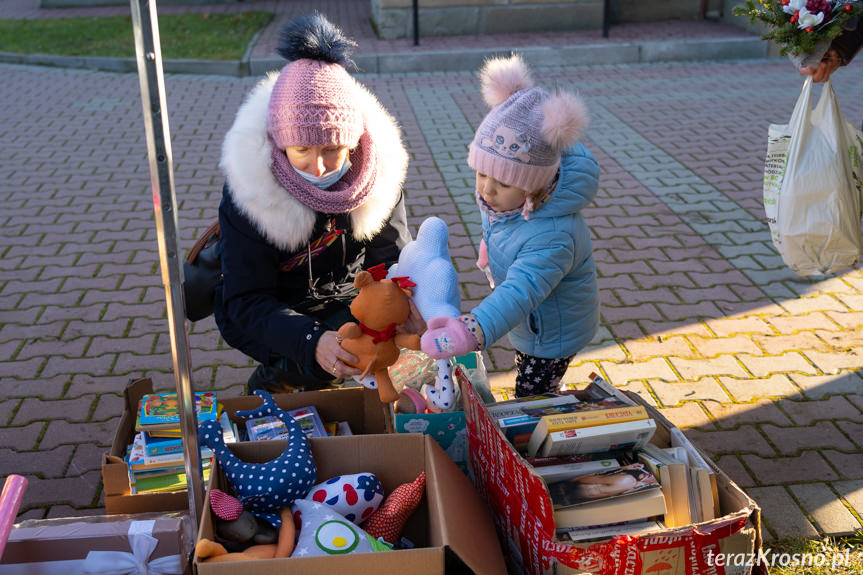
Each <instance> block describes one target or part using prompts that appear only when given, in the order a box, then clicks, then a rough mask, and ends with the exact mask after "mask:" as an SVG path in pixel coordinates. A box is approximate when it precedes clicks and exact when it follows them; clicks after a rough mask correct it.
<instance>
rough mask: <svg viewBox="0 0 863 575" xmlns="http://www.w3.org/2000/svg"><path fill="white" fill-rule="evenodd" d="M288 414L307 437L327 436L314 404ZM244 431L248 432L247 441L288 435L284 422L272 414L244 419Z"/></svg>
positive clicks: (285, 437)
mask: <svg viewBox="0 0 863 575" xmlns="http://www.w3.org/2000/svg"><path fill="white" fill-rule="evenodd" d="M288 414H289V415H290V416H291V417H293V418H294V421H296V422H297V423H298V424H299V426H300V428H301V429H302V430H303V432H304V433H305V434H306V436H307V437H326V436H327V429H326V427H325V426H324V422H323V420H322V419H321V416H320V415H318V410H317V409H316V408H315V407H314V406H309V407H301V408H299V409H294V410H290V411H288ZM246 431H247V433H248V434H249V441H263V440H268V439H287V438H288V436H289V435H290V434H289V432H288V429H287V428H286V427H285V424H284V423H282V421H281V420H280V419H279V418H278V417H275V416H273V415H267V416H264V417H256V418H254V419H249V420H246Z"/></svg>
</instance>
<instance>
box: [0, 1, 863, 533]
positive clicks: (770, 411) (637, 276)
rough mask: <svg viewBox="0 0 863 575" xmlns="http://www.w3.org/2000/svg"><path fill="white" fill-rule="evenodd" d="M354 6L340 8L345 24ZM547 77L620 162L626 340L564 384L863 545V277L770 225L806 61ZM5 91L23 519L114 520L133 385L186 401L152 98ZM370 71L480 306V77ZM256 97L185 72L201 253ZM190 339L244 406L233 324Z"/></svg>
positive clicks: (49, 78) (502, 384)
mask: <svg viewBox="0 0 863 575" xmlns="http://www.w3.org/2000/svg"><path fill="white" fill-rule="evenodd" d="M366 4H367V3H366ZM34 5H35V4H34V1H33V0H10V1H7V2H4V8H2V11H4V12H5V11H8V10H13V9H14V10H16V12H15V13H16V14H18V15H21V16H26V17H46V16H51V14H46V12H47V11H43V10H38V9H37V8H34ZM311 5H312V3H310V2H307V3H305V5H304V3H302V2H299V3H296V4H293V8H286V7H285V4H283V3H278V2H273V1H271V2H257V1H255V2H245V3H242V4H240V5H222V7H221V8H219V7H210V8H211V9H212V10H213V11H216V10H219V9H224V10H226V11H227V10H229V9H240V8H242V9H250V8H254V9H257V8H261V9H274V10H277V13H279V14H280V15H283V14H287V13H292V12H290V10H293V9H294V8H297V7H298V6H299V8H304V7H305V8H308V7H309V6H311ZM356 5H357V3H355V2H348V1H347V0H342V1H336V0H333V1H331V2H327V3H326V6H327V7H328V8H332V9H333V13H334V14H338V15H339V16H338V17H334V18H333V19H334V20H336V21H338V19H339V18H353V17H354V16H353V15H352V14H353V13H352V12H351V10H355V9H356ZM315 6H321V4H320V3H315ZM172 9H173V7H170V6H168V7H165V9H164V11H165V12H168V11H171V10H172ZM184 9H187V10H194V9H196V8H195V7H184ZM111 10H112V9H111V8H92V9H88V10H87V11H83V10H81V11H68V12H67V11H64V13H67V14H68V15H76V13H77V12H87V13H94V14H103V13H111ZM54 13H56V11H54ZM0 15H2V14H0ZM55 15H56V14H55ZM365 21H366V22H367V19H366V20H365ZM621 29H623V27H621ZM633 30H634V28H633ZM662 30H667V28H662ZM350 32H351V33H354V35H355V37H356V38H357V39H358V40H359V41H360V48H361V49H363V47H364V45H367V44H374V42H376V41H374V40H372V39H371V38H370V32H369V34H365V33H364V32H362V30H361V29H360V25H359V24H357V25H355V26H354V27H353V28H351V30H350ZM633 33H634V32H633ZM543 39H544V41H549V40H548V38H544V37H543ZM554 40H555V38H553V39H552V41H551V43H553V41H554ZM473 41H475V42H492V41H498V42H500V41H501V40H500V38H497V39H496V40H493V39H477V40H473ZM268 42H270V40H268V39H267V37H266V36H265V35H262V37H261V39H260V41H259V44H258V46H257V47H256V50H258V49H261V50H268V49H269V48H268V47H267V46H268ZM393 42H397V41H393ZM423 42H424V43H425V42H426V39H423ZM431 42H432V40H431V39H429V40H428V43H431ZM439 42H440V43H441V44H440V45H441V46H457V45H459V44H458V42H459V40H458V39H440V40H439ZM460 45H461V46H465V45H468V41H467V39H462V41H461V44H460ZM376 46H377V47H375V48H374V49H381V50H383V49H384V48H381V47H380V46H379V45H376ZM513 46H517V44H513ZM402 48H403V46H402ZM365 49H369V48H365ZM386 49H390V50H396V49H399V47H398V46H396V47H395V48H393V47H392V46H390V47H386ZM407 49H409V48H407ZM535 71H536V74H535V75H536V78H537V80H538V81H539V82H540V83H543V84H546V85H550V86H551V85H559V86H566V87H569V88H575V89H577V90H579V91H580V93H581V94H582V95H583V96H584V97H585V99H586V101H587V103H588V106H589V108H590V110H591V114H592V123H591V126H590V128H589V129H588V132H587V137H586V139H585V143H586V145H587V146H588V147H589V148H590V149H591V151H592V152H593V153H594V154H595V155H596V157H597V158H598V160H599V162H600V165H601V167H602V176H601V180H600V192H599V195H598V197H597V199H596V201H595V202H594V203H593V204H592V205H591V206H590V207H589V208H588V209H587V210H586V211H585V215H586V218H587V221H588V223H589V225H590V226H591V229H592V234H593V239H594V249H595V254H596V260H597V267H598V271H599V276H600V280H599V281H600V289H601V297H602V326H601V329H600V332H599V334H598V335H597V337H596V338H595V339H594V341H593V343H592V344H591V345H590V346H589V347H588V348H587V349H585V350H584V351H583V352H582V353H580V354H579V355H578V356H576V358H575V359H574V361H573V363H572V364H571V366H570V369H569V370H568V372H567V374H566V376H565V379H564V381H565V382H566V383H568V384H572V385H576V386H580V385H583V384H584V383H586V382H587V380H588V374H589V373H590V372H592V371H597V372H600V373H602V374H604V375H605V376H606V377H607V379H608V380H609V381H611V382H612V383H614V384H615V385H617V386H618V387H620V388H622V389H627V390H630V391H634V392H636V393H639V394H640V395H641V396H642V397H644V398H645V399H646V400H647V401H649V402H650V403H651V404H653V405H655V406H657V407H658V408H659V409H661V410H662V412H663V413H664V414H665V415H666V416H667V417H668V418H669V419H671V420H672V421H673V422H675V423H676V424H677V425H679V426H680V427H682V428H684V430H685V431H686V433H687V434H688V435H689V436H690V437H691V438H692V440H693V441H694V442H695V443H696V444H698V445H699V446H700V447H701V448H702V449H704V450H705V452H706V453H707V454H708V455H710V456H711V457H712V458H713V459H714V461H716V462H717V463H718V464H719V465H720V466H721V468H722V469H723V470H725V471H726V473H728V474H729V475H730V476H731V478H732V479H733V480H734V481H736V482H737V483H738V484H739V485H740V486H741V487H743V488H744V489H745V490H746V491H747V493H749V495H751V496H752V497H753V498H755V499H756V500H757V501H758V502H759V504H760V505H761V507H762V510H763V518H764V526H765V537H766V538H767V539H770V538H781V537H786V536H816V535H824V534H830V535H838V534H846V533H850V532H853V531H855V530H857V529H860V528H861V515H863V501H861V493H863V464H861V461H863V355H861V354H863V273H861V269H860V267H858V268H856V269H852V270H848V271H846V272H842V273H840V274H838V275H835V276H830V277H827V278H801V277H798V276H796V275H795V274H793V273H792V272H790V271H789V270H788V269H787V268H786V267H785V266H784V265H783V263H782V261H781V259H780V258H779V256H778V255H777V254H776V251H775V249H774V248H773V246H772V244H771V242H770V238H769V234H768V231H767V227H766V224H765V223H764V220H763V211H762V208H761V177H762V173H761V167H762V162H763V158H764V150H765V144H766V133H767V125H768V124H769V123H771V122H772V123H781V122H784V121H787V118H788V117H789V116H790V112H791V109H792V107H793V105H794V102H795V101H796V98H797V95H798V93H799V89H800V85H801V81H800V78H799V77H798V76H797V74H796V73H795V72H794V70H793V69H792V68H790V66H789V64H788V63H787V61H783V60H757V61H751V60H750V61H738V62H727V63H717V62H712V63H711V62H703V63H686V64H678V65H675V66H668V65H665V64H654V65H645V64H642V65H629V66H595V67H565V68H538V69H536V70H535ZM0 74H2V76H3V79H4V80H3V82H2V83H0V102H2V103H3V106H2V108H0V136H2V137H0V199H1V200H2V202H3V207H4V209H3V211H2V212H0V390H2V391H0V428H2V433H0V469H2V470H3V471H4V473H3V474H4V475H5V474H7V473H10V472H14V473H20V474H24V475H26V476H27V477H28V479H29V480H30V486H29V489H28V491H27V493H26V495H25V501H24V506H23V507H22V513H21V517H22V518H42V517H57V516H68V515H83V514H98V513H101V512H103V509H102V507H101V505H102V504H101V496H102V493H101V484H100V475H99V458H100V456H101V453H103V452H104V451H105V450H106V449H107V447H108V446H109V443H110V441H111V439H112V436H113V431H114V428H115V426H116V424H117V420H118V416H119V410H120V408H121V405H122V401H121V393H122V388H123V386H124V385H125V384H126V383H127V382H128V381H129V380H130V379H134V378H138V377H142V376H146V377H151V378H152V379H153V380H154V382H155V385H156V387H157V388H158V389H160V390H169V389H172V388H173V378H172V376H171V365H172V362H171V355H170V344H169V340H168V334H167V319H166V315H165V306H164V293H163V287H162V283H161V277H160V274H159V265H158V255H157V251H156V242H155V226H154V220H153V207H152V202H151V200H150V194H149V173H148V166H147V162H146V149H145V144H144V139H143V138H144V130H143V123H142V119H141V111H140V101H139V97H140V96H139V87H138V82H137V78H136V77H135V76H134V75H131V74H113V73H104V72H92V71H75V70H61V69H51V68H37V67H25V66H15V65H0ZM360 79H361V80H362V81H363V82H364V83H365V84H366V85H367V86H369V88H370V89H371V90H372V91H373V92H374V93H375V94H377V95H378V97H379V98H380V100H381V101H382V103H383V104H384V105H385V106H386V107H387V108H388V109H389V110H390V111H391V112H392V113H393V114H394V115H395V116H396V117H397V118H398V120H399V122H400V123H401V126H402V129H403V132H404V135H405V140H406V145H407V147H408V149H409V151H410V155H411V163H410V169H409V174H408V180H407V183H406V186H405V190H406V195H407V201H408V208H409V219H410V224H411V226H412V228H413V230H416V228H417V227H418V226H419V224H420V223H421V222H422V221H423V219H424V218H425V217H427V216H429V215H438V216H441V217H442V218H444V219H445V220H446V221H447V222H448V223H449V225H450V235H451V238H450V248H451V250H452V254H453V257H454V262H455V264H456V266H457V268H458V270H459V272H460V280H461V285H462V297H463V300H462V301H463V308H464V309H465V310H469V309H470V308H471V307H472V306H473V305H475V304H476V303H477V302H478V301H479V300H480V299H481V298H482V297H483V296H484V295H486V294H487V293H488V289H489V288H488V286H487V285H486V283H485V280H484V276H483V274H482V273H480V272H478V271H477V270H476V269H475V268H474V267H473V262H474V260H475V258H476V243H477V241H478V233H477V232H478V229H479V217H478V212H477V210H476V207H475V204H474V202H473V187H472V186H473V184H472V181H473V174H472V172H471V171H470V170H469V169H468V167H467V165H466V163H465V156H466V145H467V143H468V142H469V140H470V138H471V135H472V131H473V129H474V128H475V127H476V125H477V124H478V123H479V121H480V120H481V119H482V116H483V114H484V113H485V107H484V104H483V103H482V100H481V97H480V95H479V93H478V86H477V82H476V79H475V77H474V76H473V75H472V74H470V73H437V74H403V75H362V76H360ZM255 81H256V79H254V78H245V79H239V78H227V77H217V76H188V75H168V76H167V78H166V84H167V91H168V114H169V118H170V127H171V132H172V136H173V155H174V163H175V182H176V194H177V201H178V206H179V223H180V233H181V241H182V244H183V245H182V247H183V249H184V250H185V249H187V248H188V247H189V246H191V244H192V243H193V241H194V239H195V238H196V237H197V235H198V234H199V233H200V232H201V231H203V229H205V228H206V227H207V226H208V225H209V223H210V222H211V221H212V220H213V219H214V218H215V215H216V209H217V205H218V201H219V198H220V194H221V184H222V177H221V175H220V174H219V171H218V160H219V153H220V145H221V139H222V137H223V135H224V133H225V131H226V130H227V128H228V127H229V126H230V124H231V122H232V120H233V117H234V114H235V112H236V109H237V107H238V106H239V104H240V102H241V101H242V99H243V97H244V95H245V94H246V93H247V91H248V90H249V89H250V88H251V86H252V85H253V84H254V82H255ZM834 85H835V88H836V91H837V93H838V95H839V100H840V104H841V106H842V110H843V113H844V115H845V116H846V117H847V118H849V119H850V120H852V121H854V122H859V121H860V120H861V119H863V75H861V74H860V73H859V66H858V65H856V64H855V65H852V66H851V67H850V68H849V69H847V70H842V71H840V72H839V73H838V75H837V76H836V77H835V82H834ZM189 332H190V333H189V340H190V344H191V348H192V351H191V353H192V355H191V361H192V366H193V382H194V385H195V387H196V388H198V389H216V390H219V391H220V392H221V393H223V394H224V395H226V396H231V395H238V394H240V393H241V392H242V387H243V383H244V382H245V380H246V378H247V377H248V375H249V374H250V373H251V370H252V369H253V365H252V363H251V362H250V361H249V360H248V359H247V358H245V357H244V356H243V355H242V354H240V353H238V352H236V351H234V350H232V349H230V348H228V347H227V346H226V345H225V344H224V342H223V341H222V340H221V338H220V337H219V334H218V330H217V329H216V328H215V324H214V323H213V320H212V318H209V319H206V320H204V321H201V322H198V323H195V324H191V325H190V327H189ZM512 354H513V350H512V349H511V348H510V347H509V345H508V343H507V342H506V340H503V341H500V342H497V343H496V344H495V345H494V346H492V347H491V349H489V350H488V352H487V353H486V354H485V361H486V365H487V367H488V369H489V371H490V372H491V377H492V381H493V384H494V386H495V387H496V388H497V390H498V391H501V390H507V389H511V387H512V385H513V381H514V378H513V372H512Z"/></svg>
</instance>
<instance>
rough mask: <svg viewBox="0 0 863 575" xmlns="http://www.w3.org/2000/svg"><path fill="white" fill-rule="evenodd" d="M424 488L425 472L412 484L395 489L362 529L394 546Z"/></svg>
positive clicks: (405, 484)
mask: <svg viewBox="0 0 863 575" xmlns="http://www.w3.org/2000/svg"><path fill="white" fill-rule="evenodd" d="M425 487H426V472H425V471H423V472H422V473H420V474H419V476H417V478H416V479H414V480H413V481H412V482H410V483H403V484H401V485H399V486H398V487H396V488H395V489H394V490H393V492H392V493H390V495H389V497H387V498H386V500H384V502H383V504H381V506H380V507H379V508H378V510H377V511H375V512H374V513H372V516H371V517H369V520H368V521H366V522H365V524H364V525H363V529H365V530H366V533H368V534H369V535H371V536H372V537H374V538H375V539H378V538H381V539H383V540H384V541H386V542H387V543H390V544H392V545H394V544H395V542H396V540H397V539H398V538H399V535H400V534H401V532H402V528H403V527H404V526H405V522H406V521H407V520H408V517H410V516H411V513H413V512H414V510H415V509H416V508H417V507H419V504H420V501H421V500H422V497H423V493H424V492H425Z"/></svg>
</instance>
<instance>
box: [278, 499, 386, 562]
mask: <svg viewBox="0 0 863 575" xmlns="http://www.w3.org/2000/svg"><path fill="white" fill-rule="evenodd" d="M294 506H295V507H296V511H295V512H294V516H295V517H294V521H295V523H297V524H298V525H299V526H300V536H299V538H298V539H297V550H296V552H295V553H294V555H295V556H296V557H316V556H327V555H346V554H348V553H369V552H371V551H390V550H391V549H392V548H391V547H390V546H389V545H387V544H385V543H382V542H380V541H377V540H375V538H374V537H372V536H370V535H369V534H368V533H366V532H365V531H364V530H363V529H361V528H359V527H357V526H356V525H354V524H353V523H351V522H350V521H348V520H347V519H345V518H344V517H342V516H341V515H339V514H338V513H336V512H335V511H333V510H332V508H330V507H327V506H326V505H323V504H321V503H317V502H316V501H309V500H307V499H300V500H298V501H297V502H296V503H294Z"/></svg>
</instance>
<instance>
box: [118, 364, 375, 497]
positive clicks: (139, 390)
mask: <svg viewBox="0 0 863 575" xmlns="http://www.w3.org/2000/svg"><path fill="white" fill-rule="evenodd" d="M148 393H153V382H152V381H151V380H149V379H139V380H135V381H132V382H131V383H129V385H128V386H126V389H125V390H124V391H123V395H124V399H125V405H124V409H123V415H122V416H121V417H120V423H119V424H118V425H117V431H116V432H115V433H114V441H113V443H112V444H111V451H109V452H108V453H106V454H104V455H103V456H102V483H103V484H104V488H105V512H106V513H109V514H113V513H144V512H152V511H173V510H184V509H188V508H189V497H188V494H187V493H186V491H185V490H183V491H177V492H173V493H141V494H136V495H131V488H130V486H129V470H128V467H127V465H126V464H125V463H124V462H123V456H124V455H125V453H126V447H127V446H128V445H129V444H130V443H131V442H132V439H133V438H134V436H135V415H136V411H137V409H138V401H139V400H140V399H141V398H142V397H143V396H144V395H146V394H148ZM273 399H275V400H276V404H277V405H278V406H279V407H281V408H282V409H296V408H299V407H306V406H309V405H313V406H315V407H316V408H317V410H318V413H319V414H320V415H321V418H322V419H323V420H324V421H347V422H348V423H349V424H350V426H351V432H352V433H354V434H376V433H387V432H389V431H391V430H392V417H391V415H390V409H389V406H386V405H384V404H382V403H381V402H380V399H379V397H378V392H377V391H376V390H369V389H365V388H363V387H350V388H344V389H333V390H324V391H307V392H303V393H279V394H275V395H273ZM219 403H221V404H222V405H223V406H224V408H225V411H226V412H227V413H228V414H229V416H230V417H231V419H232V420H233V421H235V422H237V423H238V427H240V428H241V429H242V428H243V427H244V424H243V422H244V421H245V420H243V419H240V418H238V417H236V415H234V414H235V413H236V412H237V411H246V410H250V409H254V408H256V407H258V406H259V405H261V400H260V398H258V397H256V396H241V397H229V398H226V397H220V398H219Z"/></svg>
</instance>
